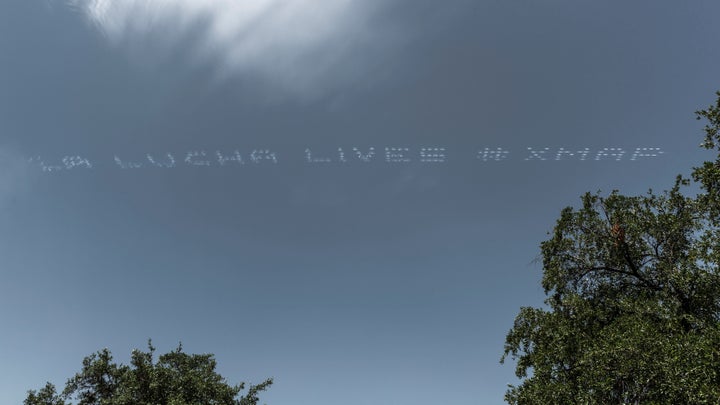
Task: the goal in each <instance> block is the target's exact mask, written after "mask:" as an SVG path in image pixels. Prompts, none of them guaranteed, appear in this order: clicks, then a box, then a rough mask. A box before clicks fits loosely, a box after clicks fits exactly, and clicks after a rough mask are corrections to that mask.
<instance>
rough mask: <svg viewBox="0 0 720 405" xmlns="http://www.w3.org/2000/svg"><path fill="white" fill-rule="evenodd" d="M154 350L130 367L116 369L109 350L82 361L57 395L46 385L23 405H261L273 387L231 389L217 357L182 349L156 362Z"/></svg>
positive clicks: (268, 382) (135, 353)
mask: <svg viewBox="0 0 720 405" xmlns="http://www.w3.org/2000/svg"><path fill="white" fill-rule="evenodd" d="M154 352H155V348H154V347H153V346H152V343H151V342H148V351H147V352H143V351H140V350H134V351H133V352H132V356H131V361H130V365H129V366H127V365H123V364H116V363H115V362H114V361H113V357H112V354H111V353H110V351H109V350H108V349H103V350H101V351H98V352H96V353H94V354H92V355H90V356H88V357H86V358H85V359H84V360H83V367H82V370H81V371H80V372H79V373H77V374H75V376H73V377H72V378H70V379H69V380H68V381H67V383H66V384H65V389H64V390H63V391H62V392H61V393H58V392H57V389H56V388H55V386H54V385H53V384H51V383H47V384H46V385H45V387H43V388H42V389H40V390H39V391H34V390H33V391H29V392H28V395H27V398H26V399H25V401H24V405H71V404H72V403H71V402H69V401H71V400H73V399H74V400H77V401H78V402H77V405H257V404H258V401H259V398H258V394H259V393H260V392H261V391H264V390H265V389H266V388H268V387H269V386H270V385H271V384H272V379H268V380H266V381H264V382H263V383H261V384H258V385H251V386H250V387H249V388H248V392H247V394H245V395H244V396H241V397H240V398H238V396H239V395H240V392H241V391H243V390H244V388H245V384H244V383H240V384H239V385H234V386H232V385H229V384H227V383H226V381H225V379H224V378H223V377H222V376H220V375H219V374H218V373H216V372H215V367H216V361H215V358H214V356H213V355H212V354H192V355H190V354H187V353H185V352H183V351H182V345H179V346H178V348H177V349H175V350H174V351H172V352H169V353H166V354H164V355H161V356H160V357H159V358H158V360H157V361H155V360H154Z"/></svg>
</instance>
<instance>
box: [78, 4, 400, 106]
mask: <svg viewBox="0 0 720 405" xmlns="http://www.w3.org/2000/svg"><path fill="white" fill-rule="evenodd" d="M67 1H69V2H70V4H71V5H73V6H74V7H76V8H77V9H79V10H80V11H81V12H82V13H83V14H84V15H85V16H86V17H87V18H88V20H89V21H90V22H91V23H92V24H93V25H94V26H95V27H97V28H98V29H99V30H100V31H101V32H102V33H103V34H104V36H105V37H106V38H107V39H108V40H109V41H110V42H111V43H113V44H115V45H120V46H129V47H132V48H134V49H142V48H143V47H146V48H147V49H146V50H150V48H148V47H153V48H152V52H143V53H142V55H143V57H144V58H158V57H159V55H158V53H160V54H162V52H158V50H163V51H165V52H167V53H168V54H171V53H172V52H174V51H177V50H178V49H182V50H186V49H188V48H189V51H190V52H191V55H192V56H193V57H194V58H197V59H196V61H200V62H202V63H205V62H207V61H208V60H209V61H211V62H212V63H213V64H214V65H215V66H216V67H217V68H218V73H219V74H220V76H223V77H227V76H234V75H238V74H239V75H243V76H245V77H248V76H251V77H252V78H253V79H256V78H257V79H261V80H263V81H265V82H267V83H266V84H269V85H272V86H279V87H281V88H284V89H285V90H291V91H300V92H307V91H312V89H313V88H316V87H317V86H321V87H323V86H325V85H327V84H328V83H326V82H327V81H333V80H334V79H337V78H338V76H347V77H351V76H354V75H355V74H356V73H357V71H355V72H347V70H353V69H354V68H356V67H357V64H358V63H359V62H362V61H363V60H367V59H369V58H368V57H369V56H370V55H368V53H373V52H374V51H375V50H377V49H378V47H381V46H386V45H387V43H388V40H391V39H390V38H389V37H388V35H389V31H390V30H383V29H382V27H377V26H376V25H377V24H372V22H371V19H372V17H373V15H375V14H376V13H377V12H378V11H379V8H380V4H382V5H383V6H387V5H388V4H389V3H391V0H384V1H378V0H67ZM373 25H375V26H373ZM383 31H385V32H383ZM349 59H352V62H354V63H349V62H350V61H349ZM148 62H152V61H148ZM360 64H362V63H360ZM342 70H345V71H346V72H345V73H342ZM347 77H346V78H347ZM321 82H322V83H321Z"/></svg>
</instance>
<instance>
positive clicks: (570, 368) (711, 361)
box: [501, 92, 720, 404]
mask: <svg viewBox="0 0 720 405" xmlns="http://www.w3.org/2000/svg"><path fill="white" fill-rule="evenodd" d="M717 96H718V99H717V103H716V104H715V105H712V106H710V107H708V108H707V109H705V110H701V111H697V112H696V114H697V118H698V119H705V120H707V125H706V126H705V133H706V136H705V141H704V142H703V144H702V146H703V147H705V148H706V149H710V150H713V149H714V150H716V151H717V152H718V155H717V157H716V159H715V161H709V162H705V163H704V164H703V165H702V166H701V167H696V168H694V169H693V171H692V180H693V181H694V182H695V183H696V184H697V186H698V189H699V192H698V193H696V195H691V196H688V195H685V194H684V193H683V190H684V189H686V187H687V186H689V185H690V184H691V181H690V179H685V178H683V177H682V176H678V177H677V179H676V180H675V184H674V186H673V187H672V188H671V189H670V190H668V191H665V192H663V193H659V194H656V193H653V192H652V190H650V191H649V192H648V193H647V194H646V195H642V196H624V195H621V194H620V193H618V192H617V191H614V192H612V193H611V194H609V195H607V196H601V195H600V193H599V192H598V193H587V194H585V195H584V196H583V197H582V205H581V207H579V208H577V209H574V208H571V207H568V208H565V209H564V210H562V213H561V214H560V218H559V219H558V221H557V223H556V225H555V228H554V231H553V232H552V233H551V234H549V235H550V238H549V239H548V240H546V241H545V242H543V243H542V244H541V251H542V263H543V279H542V286H543V288H544V290H545V294H546V296H547V298H546V300H545V304H546V307H545V308H531V307H524V308H521V310H520V313H519V314H518V316H517V318H516V319H515V323H514V326H513V327H512V329H511V330H510V331H509V333H508V335H507V338H506V342H505V351H504V354H503V356H502V359H501V362H504V361H505V360H506V359H507V358H508V356H510V357H511V358H512V359H513V360H515V361H517V364H516V370H515V371H516V375H517V376H518V377H519V378H520V379H521V384H520V385H518V386H509V389H508V391H507V393H506V395H505V400H506V401H507V402H509V403H511V404H640V403H642V404H717V403H720V271H719V269H718V264H719V263H720V92H717Z"/></svg>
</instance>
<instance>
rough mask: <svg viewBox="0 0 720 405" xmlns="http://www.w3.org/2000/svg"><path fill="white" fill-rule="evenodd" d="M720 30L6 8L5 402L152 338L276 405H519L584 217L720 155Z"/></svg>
mask: <svg viewBox="0 0 720 405" xmlns="http://www.w3.org/2000/svg"><path fill="white" fill-rule="evenodd" d="M717 15H720V5H718V3H717V2H714V1H709V0H706V1H695V2H692V3H687V4H685V3H683V4H680V3H677V2H670V1H639V2H632V3H628V2H620V1H605V2H590V1H569V0H567V1H566V0H555V1H547V2H532V1H518V2H507V1H502V2H501V1H473V2H471V1H466V0H448V1H444V2H436V1H427V0H414V1H410V0H384V1H380V0H374V1H362V2H361V1H358V0H344V1H326V0H285V1H270V0H267V1H230V0H227V1H219V0H218V1H214V2H196V1H193V0H176V1H160V0H145V1H133V0H115V1H100V0H95V1H91V0H75V1H65V2H63V1H59V0H46V1H40V0H6V1H4V2H3V3H2V5H0V55H1V56H0V89H1V90H2V91H0V167H1V168H2V172H1V173H0V209H1V210H0V230H1V231H0V257H1V258H2V262H1V263H2V264H1V265H0V322H1V323H0V325H2V327H1V328H2V329H1V330H2V333H0V364H2V365H3V366H2V367H0V403H21V402H22V399H23V398H24V395H25V392H26V391H27V390H28V389H37V388H39V387H41V386H42V385H44V383H45V381H52V382H54V383H55V384H57V385H62V384H63V383H64V381H65V379H66V378H68V377H70V376H71V375H72V374H73V373H74V372H76V371H78V370H79V368H80V366H81V360H82V358H83V357H84V356H86V355H89V354H90V353H92V352H94V351H96V350H99V349H101V348H103V347H108V348H110V349H111V350H112V351H113V353H114V354H115V355H116V358H117V359H118V360H120V361H127V359H128V357H129V354H130V351H131V350H132V349H133V348H136V347H137V348H144V347H145V344H146V342H147V339H148V338H152V339H153V342H154V344H155V345H156V346H157V347H158V350H159V351H160V352H165V351H168V350H171V349H173V348H174V347H175V346H176V345H177V343H178V342H179V341H182V343H183V346H184V348H185V349H186V351H188V352H190V353H208V352H209V353H215V354H216V356H217V359H218V361H219V369H220V372H221V373H222V374H223V375H224V376H226V377H227V378H228V379H229V380H230V381H231V382H239V381H249V382H260V381H262V380H263V379H264V378H266V377H270V376H272V377H274V378H275V380H276V384H275V385H274V386H273V387H272V389H271V390H270V391H269V392H268V393H267V395H265V396H264V397H263V399H264V401H265V402H267V404H268V405H283V404H288V405H305V404H308V405H310V404H312V405H337V404H343V405H370V404H372V405H385V404H387V405H405V404H412V405H424V404H452V405H471V404H499V403H502V397H503V394H504V391H505V388H506V384H508V383H516V382H517V380H516V379H515V377H514V373H513V364H512V363H509V364H505V365H500V364H499V363H498V360H499V358H500V356H501V354H502V349H503V342H504V337H505V334H506V333H507V331H508V330H509V328H510V327H511V326H512V322H513V319H514V317H515V315H516V314H517V312H518V310H519V308H520V307H521V306H527V305H532V306H539V305H542V300H543V292H542V289H541V287H540V285H539V279H540V277H541V275H542V268H541V265H540V264H538V263H537V262H536V260H535V259H536V258H537V257H538V254H539V244H540V242H541V241H543V240H544V238H545V237H546V233H547V232H548V231H550V230H551V229H552V226H553V223H554V221H555V219H556V217H557V215H558V214H559V212H560V210H561V209H562V208H563V207H565V206H567V205H574V204H577V203H578V201H579V199H578V197H579V196H580V195H581V194H582V193H584V192H585V191H595V190H598V189H601V190H603V191H604V192H609V191H611V190H613V189H619V190H620V191H621V192H624V193H627V194H638V193H643V192H645V191H646V190H647V189H648V188H649V187H652V188H654V189H663V188H667V187H669V186H671V184H672V180H673V178H674V176H675V175H676V174H678V173H686V174H687V173H689V170H690V167H692V166H694V165H698V164H699V163H700V162H702V160H703V159H709V158H711V156H708V155H707V154H705V153H704V152H702V151H701V150H700V148H698V146H697V145H699V143H700V141H701V139H702V136H703V134H702V131H701V123H699V122H697V121H695V120H694V116H693V111H695V110H697V109H699V108H703V107H704V106H706V105H708V104H710V103H711V102H712V101H713V100H714V95H713V92H714V91H715V90H717V89H719V88H720V85H719V81H718V74H717V72H718V66H719V65H720V49H718V48H719V47H718V41H717V38H720V26H718V24H717V21H716V20H717V19H716V16H717ZM353 148H355V149H353ZM485 148H488V149H489V150H496V149H497V148H502V149H503V150H505V151H508V152H509V153H508V154H507V155H505V158H504V159H503V160H499V161H497V160H494V159H488V160H487V161H486V160H483V159H482V157H483V156H484V155H483V154H482V152H483V151H484V150H485ZM528 148H530V149H531V150H532V151H534V152H537V153H540V151H542V150H545V148H548V149H547V150H548V151H547V152H545V154H544V155H542V156H546V157H547V159H546V160H541V159H538V158H533V159H530V160H528V158H530V157H533V156H537V155H534V154H533V153H532V151H529V150H528ZM561 148H563V150H565V151H567V152H568V153H563V154H561V155H559V156H560V157H561V159H559V160H558V159H556V158H557V157H558V152H559V151H560V150H561ZM604 148H622V149H623V150H624V151H625V154H624V155H622V156H620V159H619V160H617V159H616V157H617V156H609V155H608V154H609V153H613V152H609V151H606V152H605V153H607V154H603V150H604ZM636 148H659V150H660V151H662V152H663V153H662V154H658V156H656V157H639V158H637V159H635V160H632V156H633V154H634V153H635V152H636ZM339 149H341V150H342V153H343V155H342V157H343V158H344V160H345V161H342V160H343V159H341V155H340V154H339ZM307 150H310V152H311V155H310V156H308V154H307ZM371 150H372V151H374V154H373V155H372V156H371V157H368V156H369V152H370V151H371ZM585 150H588V151H589V152H587V157H586V158H585V159H584V160H583V159H581V156H582V155H583V154H582V153H578V152H579V151H585ZM218 152H219V153H220V156H222V157H223V158H225V159H226V160H222V159H221V160H222V162H220V160H218V155H217V153H218ZM569 152H572V153H573V154H572V155H571V154H570V153H569ZM642 153H644V152H642ZM648 153H650V152H648ZM168 154H170V155H171V156H172V158H173V159H174V161H175V164H174V166H173V167H158V166H157V165H154V164H153V163H152V162H151V160H152V161H154V162H156V163H158V164H160V165H162V164H163V163H169V162H170V160H169V158H168V157H167V155H168ZM148 155H150V157H151V159H148ZM238 156H239V157H238ZM116 157H117V158H118V159H120V161H121V162H122V163H123V164H125V165H127V163H128V162H134V163H136V164H138V165H141V166H142V167H138V168H127V166H126V168H122V167H121V165H119V164H118V163H117V162H116V159H115V158H116ZM228 157H235V159H230V160H227V158H228ZM362 157H368V158H367V160H368V161H364V160H363V159H362ZM324 158H327V159H330V160H331V161H328V162H325V161H319V159H324ZM240 160H242V163H241V162H240ZM311 160H312V161H311ZM166 166H167V164H166ZM53 167H55V168H56V170H49V169H50V168H53ZM43 168H45V170H43Z"/></svg>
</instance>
